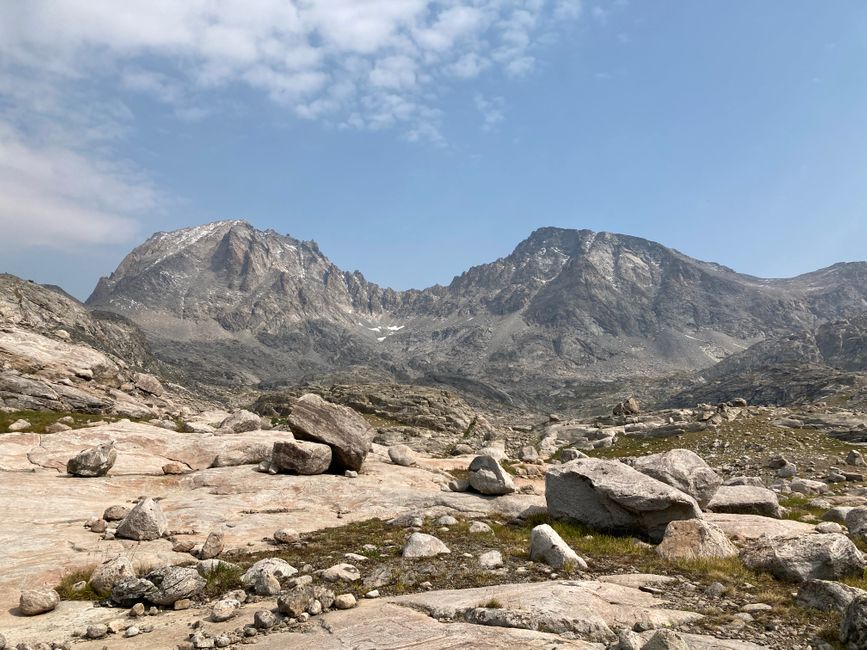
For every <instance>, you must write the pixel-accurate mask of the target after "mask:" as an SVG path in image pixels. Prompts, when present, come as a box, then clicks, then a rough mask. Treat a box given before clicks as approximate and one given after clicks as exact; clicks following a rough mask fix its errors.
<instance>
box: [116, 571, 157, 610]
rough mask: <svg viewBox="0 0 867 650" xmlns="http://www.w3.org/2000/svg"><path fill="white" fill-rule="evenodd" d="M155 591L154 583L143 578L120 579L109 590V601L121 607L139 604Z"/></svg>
mask: <svg viewBox="0 0 867 650" xmlns="http://www.w3.org/2000/svg"><path fill="white" fill-rule="evenodd" d="M154 589H155V587H154V583H152V582H151V581H150V580H147V579H145V578H122V579H121V580H119V581H117V582H116V583H114V587H112V588H111V601H112V602H113V603H115V604H117V605H120V606H122V607H128V606H130V605H132V604H134V603H140V602H141V601H143V600H146V599H147V595H148V594H149V593H150V592H151V591H153V590H154Z"/></svg>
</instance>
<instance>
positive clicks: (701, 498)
mask: <svg viewBox="0 0 867 650" xmlns="http://www.w3.org/2000/svg"><path fill="white" fill-rule="evenodd" d="M633 467H635V469H637V470H638V471H639V472H641V473H642V474H647V475H648V476H651V477H653V478H655V479H656V480H657V481H662V482H663V483H667V484H668V485H670V486H672V487H675V488H677V489H678V490H680V491H681V492H686V493H687V494H688V495H690V496H691V497H692V498H693V499H695V500H696V501H698V505H699V506H701V507H702V508H704V507H705V506H707V504H708V502H709V501H710V500H711V498H712V497H713V495H714V494H715V493H716V491H717V489H718V488H719V486H720V484H721V483H722V478H721V477H720V476H719V474H717V473H716V472H715V471H713V469H711V467H710V465H708V464H707V463H706V462H704V460H702V458H701V456H699V455H698V454H696V453H695V452H692V451H690V450H688V449H672V450H671V451H666V452H664V453H661V454H651V455H649V456H642V457H640V458H636V459H635V461H634V463H633Z"/></svg>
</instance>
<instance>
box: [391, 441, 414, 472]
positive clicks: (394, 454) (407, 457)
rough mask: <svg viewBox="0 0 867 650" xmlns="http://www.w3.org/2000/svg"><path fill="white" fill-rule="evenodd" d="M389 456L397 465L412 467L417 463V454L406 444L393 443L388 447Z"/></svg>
mask: <svg viewBox="0 0 867 650" xmlns="http://www.w3.org/2000/svg"><path fill="white" fill-rule="evenodd" d="M388 457H389V458H390V459H391V462H392V463H394V464H395V465H400V466H402V467H412V466H413V465H415V454H414V453H413V451H412V449H410V448H409V447H407V446H406V445H392V446H391V447H389V448H388Z"/></svg>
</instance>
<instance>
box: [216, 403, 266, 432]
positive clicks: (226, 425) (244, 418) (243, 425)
mask: <svg viewBox="0 0 867 650" xmlns="http://www.w3.org/2000/svg"><path fill="white" fill-rule="evenodd" d="M261 426H262V418H260V417H259V416H258V415H256V414H255V413H251V412H250V411H245V410H244V409H241V410H240V411H236V412H235V413H232V415H230V416H229V417H227V418H226V419H225V420H223V421H222V422H220V428H221V429H230V430H231V431H234V432H235V433H244V432H246V431H256V430H257V429H259V428H261Z"/></svg>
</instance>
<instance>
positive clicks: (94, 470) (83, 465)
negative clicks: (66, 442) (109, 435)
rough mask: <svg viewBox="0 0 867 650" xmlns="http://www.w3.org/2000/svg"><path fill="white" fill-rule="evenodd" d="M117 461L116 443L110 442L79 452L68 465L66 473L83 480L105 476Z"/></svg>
mask: <svg viewBox="0 0 867 650" xmlns="http://www.w3.org/2000/svg"><path fill="white" fill-rule="evenodd" d="M116 460H117V450H116V449H115V448H114V443H113V442H109V443H106V444H104V445H98V446H96V447H91V448H90V449H85V450H84V451H81V452H79V453H78V454H77V455H76V456H75V457H73V458H70V459H69V462H67V463H66V472H67V473H68V474H72V475H73V476H80V477H82V478H93V477H96V476H105V475H106V474H108V470H110V469H111V468H112V467H113V466H114V462H115V461H116Z"/></svg>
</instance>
